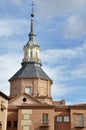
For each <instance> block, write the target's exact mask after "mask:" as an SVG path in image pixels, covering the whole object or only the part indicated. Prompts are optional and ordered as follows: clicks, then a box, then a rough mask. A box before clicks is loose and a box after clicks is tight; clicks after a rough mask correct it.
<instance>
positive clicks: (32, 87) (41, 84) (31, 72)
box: [9, 3, 52, 104]
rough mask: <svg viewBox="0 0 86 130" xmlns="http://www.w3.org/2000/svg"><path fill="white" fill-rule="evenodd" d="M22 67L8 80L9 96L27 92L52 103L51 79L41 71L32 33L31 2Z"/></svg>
mask: <svg viewBox="0 0 86 130" xmlns="http://www.w3.org/2000/svg"><path fill="white" fill-rule="evenodd" d="M23 50H24V57H23V59H22V63H21V65H22V67H21V68H20V70H19V71H18V72H16V73H15V74H14V75H13V76H12V77H11V78H10V80H9V82H10V98H14V97H16V96H18V95H20V94H22V93H27V94H29V95H30V96H32V97H34V98H36V99H37V100H39V101H41V102H46V103H48V104H51V103H52V98H51V85H52V80H51V79H50V77H49V76H48V75H47V74H46V73H45V72H44V71H43V69H42V64H41V60H40V46H39V45H38V43H37V42H36V34H35V33H34V12H33V3H32V14H31V27H30V33H29V41H28V42H27V43H26V45H24V48H23Z"/></svg>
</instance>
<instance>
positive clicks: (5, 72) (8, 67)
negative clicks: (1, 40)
mask: <svg viewBox="0 0 86 130" xmlns="http://www.w3.org/2000/svg"><path fill="white" fill-rule="evenodd" d="M19 57H20V56H19V55H18V56H17V55H11V54H10V55H7V54H6V55H0V91H4V92H5V93H6V94H9V86H10V85H9V83H8V80H9V78H11V76H12V75H14V74H15V72H16V71H17V70H18V68H19V67H20V64H19Z"/></svg>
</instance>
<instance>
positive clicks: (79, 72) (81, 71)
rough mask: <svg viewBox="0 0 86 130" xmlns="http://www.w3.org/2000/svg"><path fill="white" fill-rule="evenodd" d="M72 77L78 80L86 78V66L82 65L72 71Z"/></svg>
mask: <svg viewBox="0 0 86 130" xmlns="http://www.w3.org/2000/svg"><path fill="white" fill-rule="evenodd" d="M72 76H74V77H76V78H86V64H80V65H78V66H77V68H76V69H75V70H73V71H72Z"/></svg>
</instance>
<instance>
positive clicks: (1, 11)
mask: <svg viewBox="0 0 86 130" xmlns="http://www.w3.org/2000/svg"><path fill="white" fill-rule="evenodd" d="M31 2H32V1H31V0H7V1H6V0H0V91H3V92H4V93H6V94H7V95H9V88H10V84H9V82H8V80H9V79H10V78H11V76H13V75H14V73H16V72H17V71H18V70H19V68H20V67H21V62H22V59H23V55H24V53H23V46H24V45H25V44H26V43H27V41H28V33H29V30H30V14H31ZM34 2H35V3H36V6H35V33H36V35H37V36H36V41H37V42H38V44H39V45H40V47H41V60H42V67H43V69H44V70H45V71H46V73H47V74H48V75H49V76H50V77H51V79H52V80H53V85H52V97H53V99H54V100H62V99H65V100H66V102H67V103H68V104H70V103H71V104H74V103H85V102H86V0H53V1H52V0H34Z"/></svg>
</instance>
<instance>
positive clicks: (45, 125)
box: [40, 120, 49, 128]
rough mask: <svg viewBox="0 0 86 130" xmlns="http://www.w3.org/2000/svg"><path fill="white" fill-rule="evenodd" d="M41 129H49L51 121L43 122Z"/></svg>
mask: <svg viewBox="0 0 86 130" xmlns="http://www.w3.org/2000/svg"><path fill="white" fill-rule="evenodd" d="M40 127H41V128H48V127H49V121H48V120H45V121H41V123H40Z"/></svg>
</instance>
